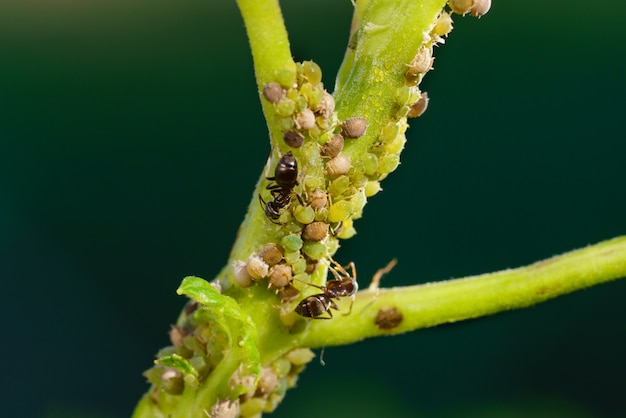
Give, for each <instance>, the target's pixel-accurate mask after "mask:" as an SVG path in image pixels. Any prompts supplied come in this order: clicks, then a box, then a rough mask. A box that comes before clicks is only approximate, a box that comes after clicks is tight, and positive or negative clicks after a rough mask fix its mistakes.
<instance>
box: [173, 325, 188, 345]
mask: <svg viewBox="0 0 626 418" xmlns="http://www.w3.org/2000/svg"><path fill="white" fill-rule="evenodd" d="M169 334H170V341H171V342H172V345H173V346H174V347H181V346H182V345H183V338H184V337H185V335H187V333H186V332H185V330H183V329H182V328H181V327H179V326H177V325H172V326H170V333H169Z"/></svg>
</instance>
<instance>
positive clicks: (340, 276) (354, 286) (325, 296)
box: [295, 260, 359, 319]
mask: <svg viewBox="0 0 626 418" xmlns="http://www.w3.org/2000/svg"><path fill="white" fill-rule="evenodd" d="M331 261H332V262H333V264H334V265H335V266H336V268H334V267H333V266H329V267H328V269H329V270H330V271H331V273H333V275H334V276H335V279H334V280H329V281H327V282H326V286H318V285H315V284H312V283H307V284H308V285H309V286H313V287H317V288H318V289H320V290H321V291H322V293H319V294H317V295H311V296H309V297H307V298H305V299H303V300H302V301H300V303H299V304H298V306H296V309H295V311H296V313H297V314H299V315H302V316H304V317H306V318H311V319H332V317H333V313H332V312H331V310H330V309H331V308H332V309H334V310H336V311H338V310H339V305H337V303H336V302H335V301H334V300H333V299H339V298H341V297H348V296H350V297H351V298H352V301H351V302H350V310H349V311H348V313H347V314H345V315H350V313H351V312H352V304H353V303H354V296H355V295H356V292H357V291H358V290H359V284H358V283H357V281H356V268H355V266H354V262H350V264H349V265H348V267H349V268H350V270H351V271H352V276H351V275H350V274H349V273H348V272H347V271H346V270H345V269H344V268H343V267H342V266H341V265H340V264H339V263H337V262H336V261H335V260H331ZM337 270H338V271H337ZM325 313H328V316H322V315H324V314H325Z"/></svg>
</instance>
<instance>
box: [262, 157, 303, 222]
mask: <svg viewBox="0 0 626 418" xmlns="http://www.w3.org/2000/svg"><path fill="white" fill-rule="evenodd" d="M266 179H267V180H270V181H273V182H275V183H276V184H269V185H268V186H267V190H269V191H270V193H271V194H272V197H273V198H274V200H270V201H269V202H265V200H263V197H261V194H260V193H259V202H260V203H261V207H262V208H263V210H264V211H265V215H267V217H268V218H270V220H271V221H272V222H274V223H276V222H275V221H276V219H278V218H279V217H280V210H281V209H283V208H285V207H287V206H288V205H289V203H290V202H291V195H292V194H293V193H294V192H293V188H294V187H296V186H297V185H298V184H299V183H298V162H297V161H296V157H294V155H293V154H292V153H291V151H289V152H288V153H286V154H285V155H283V156H282V157H280V160H279V161H278V164H276V168H275V169H274V177H266ZM296 197H297V198H298V200H301V199H302V198H301V197H300V196H299V195H296Z"/></svg>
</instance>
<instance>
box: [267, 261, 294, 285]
mask: <svg viewBox="0 0 626 418" xmlns="http://www.w3.org/2000/svg"><path fill="white" fill-rule="evenodd" d="M267 277H268V281H269V286H270V287H273V288H275V289H282V288H283V287H285V286H287V285H288V284H289V283H290V282H291V279H292V274H291V266H288V265H287V264H276V265H275V266H273V267H272V268H271V269H270V271H269V273H268V276H267Z"/></svg>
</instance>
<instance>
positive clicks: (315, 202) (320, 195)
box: [307, 189, 328, 210]
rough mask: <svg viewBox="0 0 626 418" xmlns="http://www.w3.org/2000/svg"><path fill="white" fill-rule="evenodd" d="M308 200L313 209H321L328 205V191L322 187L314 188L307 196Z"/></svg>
mask: <svg viewBox="0 0 626 418" xmlns="http://www.w3.org/2000/svg"><path fill="white" fill-rule="evenodd" d="M307 202H308V203H309V206H311V207H312V208H313V210H319V209H322V208H324V207H326V204H327V203H328V193H326V192H325V191H324V190H322V189H313V191H312V192H311V193H309V194H308V196H307Z"/></svg>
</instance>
